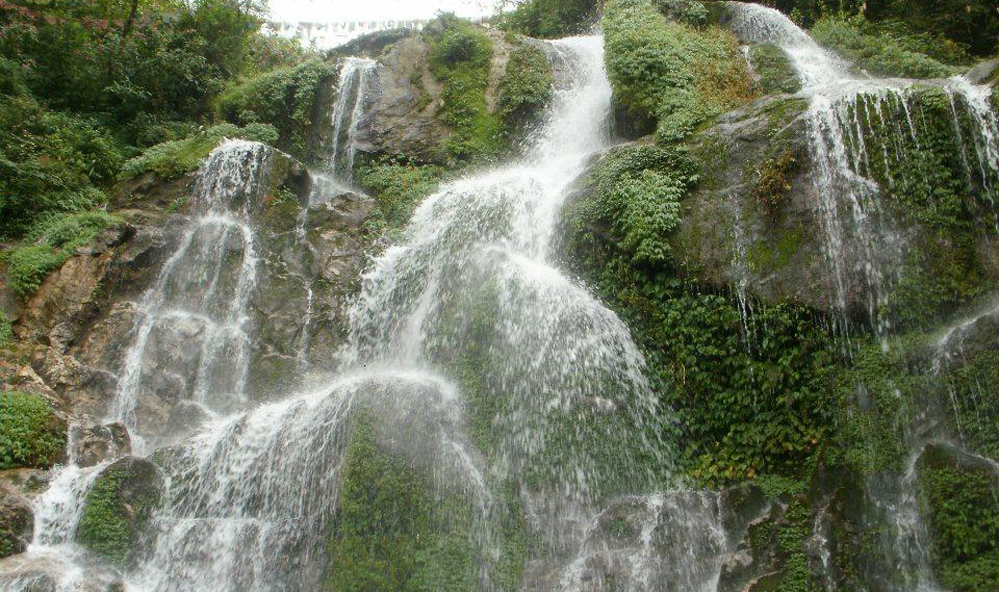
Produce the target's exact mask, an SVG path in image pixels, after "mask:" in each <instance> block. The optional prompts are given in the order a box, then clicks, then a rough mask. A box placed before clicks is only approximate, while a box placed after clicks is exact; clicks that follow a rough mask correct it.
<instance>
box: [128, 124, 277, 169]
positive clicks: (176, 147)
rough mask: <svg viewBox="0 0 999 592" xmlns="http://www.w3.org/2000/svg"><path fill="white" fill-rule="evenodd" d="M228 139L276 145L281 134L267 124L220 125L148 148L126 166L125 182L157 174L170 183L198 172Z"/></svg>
mask: <svg viewBox="0 0 999 592" xmlns="http://www.w3.org/2000/svg"><path fill="white" fill-rule="evenodd" d="M225 139H230V140H232V139H243V140H253V141H256V142H264V143H274V142H276V141H277V139H278V134H277V131H276V130H275V129H274V127H273V126H271V125H269V124H266V123H251V124H248V125H247V126H246V127H243V128H239V127H237V126H235V125H233V124H231V123H225V124H222V125H216V126H214V127H211V128H209V129H207V130H202V131H199V132H198V133H196V134H194V135H192V136H190V137H188V138H185V139H183V140H175V141H172V142H163V143H162V144H157V145H156V146H153V147H151V148H147V149H146V151H145V152H143V153H142V155H140V156H136V157H135V158H133V159H131V160H129V161H127V162H126V163H125V165H124V166H123V167H122V169H121V178H122V179H133V178H135V177H138V176H139V175H142V174H144V173H156V174H157V175H158V176H159V177H160V178H161V179H163V180H166V181H169V180H172V179H177V178H179V177H182V176H184V175H186V174H188V173H191V172H193V171H195V170H197V168H198V166H199V164H200V163H201V161H202V159H204V158H205V157H206V156H208V154H209V153H211V151H212V150H214V149H215V147H216V146H218V144H219V143H220V142H222V141H223V140H225Z"/></svg>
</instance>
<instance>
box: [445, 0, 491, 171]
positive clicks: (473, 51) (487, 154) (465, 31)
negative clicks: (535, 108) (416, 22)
mask: <svg viewBox="0 0 999 592" xmlns="http://www.w3.org/2000/svg"><path fill="white" fill-rule="evenodd" d="M425 34H426V35H427V37H428V40H429V42H430V71H431V72H433V74H434V76H436V77H437V79H438V80H440V81H441V82H442V83H443V85H444V88H443V90H442V92H441V106H440V107H439V109H438V115H439V116H440V118H441V120H442V121H443V122H444V123H445V124H447V125H448V127H450V128H451V136H450V137H449V138H448V139H447V140H446V142H445V144H444V150H445V152H446V153H447V157H448V158H449V159H451V160H453V161H472V162H475V161H489V160H494V159H496V158H497V157H498V156H499V155H500V153H501V152H502V151H503V150H504V149H505V148H506V146H507V142H506V138H505V134H504V129H503V124H502V121H501V120H500V118H499V116H497V115H496V114H493V113H490V112H489V109H488V106H487V104H486V87H487V86H488V84H489V63H490V59H491V58H492V54H493V46H492V40H490V39H489V36H488V35H486V34H485V33H484V32H483V31H482V30H480V29H477V28H476V27H474V26H472V24H471V23H469V22H467V21H463V20H461V19H458V18H456V17H454V15H442V16H441V17H439V18H438V19H437V21H436V22H435V23H433V24H432V25H428V26H427V28H426V29H425Z"/></svg>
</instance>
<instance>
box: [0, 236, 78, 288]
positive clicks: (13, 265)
mask: <svg viewBox="0 0 999 592" xmlns="http://www.w3.org/2000/svg"><path fill="white" fill-rule="evenodd" d="M66 259H68V256H67V255H66V254H64V253H60V252H57V251H56V250H55V249H53V248H52V247H51V246H49V245H25V246H22V247H18V248H16V249H14V250H13V251H12V252H11V254H10V256H9V258H8V260H7V281H8V283H9V284H10V287H11V288H13V290H14V291H15V292H17V293H18V294H19V295H20V296H21V297H22V298H27V297H29V296H31V295H32V294H34V293H35V292H36V291H38V288H39V287H41V285H42V282H44V281H45V278H46V277H48V275H49V273H51V272H52V271H54V270H56V269H59V268H60V267H62V264H63V263H65V262H66Z"/></svg>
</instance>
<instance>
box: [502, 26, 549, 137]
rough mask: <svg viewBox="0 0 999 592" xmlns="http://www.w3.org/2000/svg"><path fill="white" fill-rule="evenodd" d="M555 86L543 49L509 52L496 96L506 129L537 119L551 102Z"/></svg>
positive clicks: (534, 48) (527, 47)
mask: <svg viewBox="0 0 999 592" xmlns="http://www.w3.org/2000/svg"><path fill="white" fill-rule="evenodd" d="M554 85H555V76H554V74H553V73H552V66H551V62H549V61H548V57H547V56H546V55H545V52H544V51H543V50H541V49H540V48H538V47H534V46H526V45H525V46H522V47H518V48H516V49H514V50H513V51H511V52H510V59H509V61H508V62H507V65H506V74H505V75H504V76H503V80H502V81H501V82H500V85H499V95H498V97H497V104H498V106H499V113H500V115H501V116H502V117H503V120H504V122H505V123H506V124H507V126H509V127H515V126H517V125H519V124H522V123H530V122H531V121H533V120H534V119H536V118H537V116H538V114H539V112H540V111H541V109H542V108H543V107H544V106H545V105H546V104H548V101H549V100H551V97H552V93H553V92H554Z"/></svg>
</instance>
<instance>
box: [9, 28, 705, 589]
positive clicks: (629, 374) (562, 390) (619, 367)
mask: <svg viewBox="0 0 999 592" xmlns="http://www.w3.org/2000/svg"><path fill="white" fill-rule="evenodd" d="M550 55H551V59H553V60H557V61H558V62H560V68H558V71H559V72H563V73H564V74H563V77H564V79H562V80H560V82H559V85H558V88H557V92H556V93H555V97H554V99H553V101H552V104H551V106H550V107H549V110H548V114H547V116H546V118H545V120H544V124H543V125H541V126H540V127H539V129H538V130H537V131H536V132H534V134H533V136H532V137H531V138H530V139H529V141H528V142H527V144H526V145H527V146H528V147H527V149H526V152H525V156H524V157H523V158H521V159H519V160H518V161H516V162H514V163H512V164H510V165H508V166H504V167H500V168H497V169H494V170H490V171H486V172H484V173H482V174H480V175H478V176H474V177H468V178H465V179H461V180H458V181H454V182H452V183H450V184H449V185H446V186H445V187H444V188H443V189H442V190H441V191H439V192H438V193H437V194H435V195H433V196H431V197H429V198H428V199H427V200H426V201H425V202H424V203H423V204H422V205H421V206H420V207H419V208H418V210H417V211H416V213H415V214H414V216H413V219H412V221H411V222H410V224H409V225H408V226H407V228H406V229H405V232H404V236H403V238H402V240H401V242H400V243H399V244H398V245H396V246H394V247H391V248H389V249H388V250H387V251H386V252H385V253H384V254H383V255H382V256H380V257H379V258H377V259H376V260H375V261H374V264H373V266H372V267H371V269H370V271H369V272H368V273H367V274H365V276H364V279H363V286H362V291H361V293H360V294H359V296H358V297H357V299H356V301H355V303H354V304H353V306H352V307H351V310H350V313H349V317H350V327H349V336H348V339H347V343H346V344H345V345H344V347H343V350H342V351H341V352H340V353H339V355H338V356H337V359H336V361H330V363H331V364H335V365H336V367H335V368H331V369H333V370H336V371H337V372H338V376H337V378H335V379H334V380H333V381H332V382H330V383H328V384H326V385H323V386H321V387H316V388H312V389H311V390H308V391H307V392H302V393H299V394H296V395H292V396H289V397H287V398H285V399H283V400H280V401H276V402H272V403H268V404H264V405H260V406H257V407H255V408H252V409H246V408H245V407H246V406H245V402H246V398H247V396H246V389H247V386H248V385H247V384H246V371H247V365H248V361H247V360H248V350H249V346H250V341H251V340H252V338H253V330H252V329H253V328H252V327H251V326H249V322H248V320H247V318H248V314H247V312H246V311H245V308H246V303H247V297H248V294H250V293H252V292H253V290H254V288H255V286H256V276H257V264H256V257H255V242H254V236H255V235H254V230H253V228H252V226H251V225H250V224H249V222H248V215H249V214H250V213H252V212H253V211H254V209H255V208H256V207H257V205H258V201H259V199H258V198H259V197H260V194H261V192H262V191H263V187H262V185H263V183H262V181H263V180H264V179H266V178H267V176H266V173H267V171H268V167H269V161H268V156H267V155H268V154H270V153H269V152H268V151H266V150H265V149H263V147H262V146H260V145H258V144H253V143H248V142H228V143H225V144H223V145H222V146H220V147H219V148H217V149H216V150H215V151H214V152H213V153H212V154H211V156H210V157H209V158H208V160H207V162H206V163H205V165H204V167H203V168H202V170H201V172H200V173H199V177H198V181H197V184H196V186H195V191H194V194H193V195H194V200H195V203H194V204H193V205H194V208H195V211H196V214H195V215H194V216H193V217H192V219H191V220H190V221H189V222H188V223H187V225H186V226H185V227H184V229H183V231H182V233H181V236H180V238H179V239H178V240H177V242H176V244H175V245H174V246H173V247H172V249H173V251H172V253H171V254H170V255H169V257H168V258H167V259H166V261H165V263H164V264H163V266H162V269H161V271H160V273H159V276H158V277H157V279H156V281H155V282H154V284H153V286H152V287H151V288H150V289H149V290H148V292H147V293H146V294H145V295H144V297H143V299H142V302H141V303H140V305H139V317H138V319H137V321H136V329H135V335H134V337H133V343H132V345H131V347H130V348H129V350H128V352H127V355H126V359H125V366H124V370H123V372H122V380H121V388H120V389H119V391H118V393H117V397H116V398H115V400H114V404H113V407H112V410H111V418H112V419H120V420H123V421H125V422H126V424H127V425H128V426H129V428H130V431H132V432H133V434H136V435H133V441H135V440H136V439H137V437H138V435H139V434H144V433H145V431H144V430H145V429H146V425H145V423H144V422H143V418H144V415H143V411H144V410H143V409H142V405H141V401H142V400H143V397H144V396H146V394H150V393H154V394H157V395H160V394H161V393H163V392H167V393H169V396H170V397H172V398H174V399H175V400H192V401H197V402H198V403H199V404H201V405H203V406H204V407H205V408H206V409H208V410H209V411H211V413H210V414H209V418H208V420H206V421H205V422H204V424H203V425H202V426H201V427H200V428H198V431H197V432H196V433H194V434H193V435H192V436H189V437H187V438H186V439H185V440H183V441H180V442H172V443H165V442H163V441H157V440H156V439H155V438H150V440H149V444H148V445H147V446H145V447H143V448H142V449H141V450H142V451H143V452H145V453H150V452H152V453H153V458H155V460H156V462H157V464H158V465H159V466H160V467H161V468H162V470H163V472H164V475H165V477H166V479H165V491H164V493H163V497H162V501H161V504H160V506H159V508H158V509H156V510H155V511H154V513H153V516H152V520H151V527H150V532H149V536H148V538H147V540H145V541H144V543H143V547H142V552H141V554H140V556H139V558H138V560H137V564H136V565H134V566H132V567H130V568H129V569H128V570H126V572H125V573H124V576H123V577H124V581H125V587H126V589H127V590H131V591H139V592H177V591H180V592H195V591H198V592H200V591H205V590H211V591H213V592H225V591H232V592H235V591H237V590H238V591H240V592H243V591H247V592H269V591H275V590H315V589H319V587H320V586H321V585H322V578H323V577H324V569H325V561H324V559H325V557H327V555H328V553H329V547H328V545H332V544H335V543H334V542H331V541H330V540H329V539H328V537H329V533H330V531H331V528H333V527H334V520H335V519H336V517H337V516H338V511H339V510H340V508H339V503H340V496H341V486H342V484H343V480H344V478H345V477H344V475H345V471H347V470H349V468H350V467H349V463H348V459H349V456H348V454H347V451H348V450H349V446H348V445H349V444H350V443H351V442H352V439H351V438H352V434H354V432H355V428H356V426H357V422H358V421H360V420H359V419H358V418H359V417H364V418H366V419H364V421H365V422H370V423H371V424H372V425H373V428H372V429H373V434H374V437H375V438H376V443H377V445H378V446H380V447H382V448H384V449H385V450H387V451H388V452H389V453H390V454H392V455H394V456H395V457H398V458H400V459H403V460H404V461H405V462H407V463H409V464H411V465H413V466H415V467H417V468H418V469H419V470H420V471H421V472H422V473H423V474H425V475H426V476H427V478H428V479H429V480H430V481H431V483H432V487H433V488H434V489H435V490H436V491H438V492H440V494H441V495H444V492H446V493H447V495H451V496H457V498H458V499H460V500H462V502H461V503H463V504H467V506H468V508H470V511H471V513H472V526H471V528H470V529H469V532H467V533H466V534H467V536H468V545H469V546H470V548H471V549H472V553H473V554H474V557H475V564H476V565H475V570H476V571H475V574H474V577H475V578H476V579H477V582H478V588H479V589H481V590H483V591H486V592H488V591H490V590H494V589H497V585H496V583H495V581H494V580H495V573H496V570H497V569H498V567H497V563H498V562H499V561H500V560H501V557H502V553H503V551H502V549H503V548H504V544H505V543H504V540H505V539H504V537H506V536H507V535H506V534H505V533H504V523H505V522H504V521H505V520H507V519H506V517H508V516H510V515H511V513H512V512H521V511H522V512H523V513H524V515H525V516H529V517H530V520H529V522H528V523H529V528H530V531H531V539H532V541H536V545H535V544H532V545H531V557H530V559H529V561H528V563H529V564H530V567H529V569H527V574H526V575H525V578H527V579H528V584H527V585H528V586H529V587H538V588H539V589H540V588H544V587H550V585H552V580H551V578H552V576H551V574H553V573H556V574H559V576H558V577H557V578H556V579H557V580H558V581H560V582H561V584H560V585H559V586H560V587H561V589H564V590H583V589H586V587H587V586H589V585H590V584H589V583H587V584H583V583H582V582H583V581H584V580H585V581H586V582H590V583H592V581H593V580H592V579H591V578H588V577H587V578H584V579H578V578H577V576H578V575H580V574H582V573H583V572H585V571H587V570H593V569H599V566H598V565H597V566H595V565H591V563H593V562H594V561H596V562H597V563H599V561H600V555H599V553H598V551H597V550H598V547H599V545H600V543H599V541H600V540H601V537H602V535H601V534H600V533H599V532H598V530H599V529H598V528H597V527H596V526H595V525H599V524H600V523H601V517H604V516H607V515H608V513H609V512H615V513H617V514H618V515H620V516H622V517H623V519H625V520H628V521H630V522H632V523H634V524H637V525H640V526H639V527H638V529H637V531H636V537H637V538H636V540H635V541H634V542H633V543H632V544H630V546H628V547H627V548H626V549H624V550H622V552H621V554H620V555H619V559H620V562H619V563H620V565H621V567H620V568H619V569H620V570H623V572H624V573H627V574H628V575H627V579H628V581H629V582H632V584H633V585H632V589H635V590H638V589H649V588H650V587H651V588H656V589H660V588H661V587H662V586H664V585H667V583H673V584H676V585H683V586H690V587H691V589H695V587H700V586H706V588H705V589H711V587H712V586H713V583H712V582H714V581H715V580H716V579H717V576H718V569H719V567H718V563H719V561H718V560H717V555H718V553H720V545H721V538H720V536H721V535H720V534H719V533H720V532H721V527H720V518H719V516H718V511H717V509H718V505H717V499H716V497H715V496H712V495H709V494H699V493H693V492H687V491H677V490H675V489H673V488H671V484H670V482H669V473H670V466H671V465H670V459H671V458H672V455H673V453H672V449H671V443H669V442H664V441H662V440H661V438H662V434H663V433H664V432H665V431H666V430H665V429H664V424H665V423H666V422H667V421H668V416H667V411H666V410H664V409H660V407H659V404H658V402H657V400H656V398H655V397H654V396H653V394H652V392H651V390H650V388H649V385H648V382H647V380H646V378H645V362H644V359H643V357H642V355H641V353H640V352H639V350H638V348H637V346H636V345H635V343H634V342H633V341H632V340H631V337H630V334H629V331H628V329H627V327H626V326H625V325H624V323H623V322H622V321H621V320H620V319H619V318H617V316H616V315H614V314H613V313H612V312H611V311H610V310H608V309H607V308H605V307H604V306H602V305H601V304H600V303H599V301H597V300H596V299H595V298H594V297H593V296H592V295H591V294H589V293H588V292H587V290H586V289H585V288H584V287H583V286H582V285H580V284H579V283H578V282H576V281H574V280H573V279H570V278H569V277H567V276H565V275H564V274H563V273H562V272H561V271H560V270H559V269H557V268H556V267H555V266H554V265H553V264H552V262H551V257H552V252H551V251H552V248H551V241H552V236H553V234H554V232H555V228H556V226H557V222H558V217H559V212H560V210H561V208H562V205H563V202H564V200H565V198H566V196H567V194H568V193H569V190H570V188H571V187H572V184H573V182H574V181H575V179H576V178H577V176H578V175H580V174H581V173H582V172H583V171H584V170H585V169H586V167H587V163H588V161H589V160H590V158H591V157H592V155H593V154H595V153H597V152H599V151H601V150H603V149H605V148H607V147H609V146H610V137H609V129H610V125H609V120H610V99H611V88H610V84H609V82H608V80H607V78H606V75H605V73H604V71H603V41H602V39H601V38H600V37H579V38H570V39H565V40H561V41H556V42H552V51H551V52H550ZM373 71H374V65H373V63H371V62H368V61H361V60H349V61H348V63H345V65H344V74H343V76H342V78H341V80H342V85H341V95H340V97H339V98H338V101H337V103H338V104H337V109H336V116H335V117H334V119H333V127H334V132H335V133H334V136H335V138H336V147H335V149H334V157H335V159H336V161H337V163H339V162H341V161H343V162H344V163H346V164H345V165H344V166H343V167H341V166H340V165H339V164H338V165H337V169H338V170H340V171H349V170H350V163H351V160H352V158H353V156H352V154H353V151H354V149H355V148H354V145H353V142H354V131H355V130H356V123H357V119H358V115H359V114H360V113H361V112H362V110H363V104H362V103H363V98H364V95H365V88H366V85H367V84H369V82H370V80H369V77H370V75H371V73H372V72H373ZM348 113H349V114H350V116H349V117H348V116H347V114H348ZM299 234H303V233H302V232H300V233H299ZM470 375H474V376H475V380H474V384H473V383H470V382H469V381H468V380H467V378H468V376H470ZM473 428H476V429H473ZM156 446H158V448H155V447H156ZM98 472H99V468H97V469H86V470H85V469H78V468H76V467H70V468H67V469H66V470H65V471H64V472H62V473H60V474H59V476H58V477H57V480H56V483H55V484H54V485H53V487H52V488H50V490H49V492H47V493H46V494H44V496H43V498H46V499H48V500H49V501H46V502H44V503H45V504H47V506H46V507H47V508H49V509H50V510H51V511H50V512H49V511H47V513H45V514H44V515H42V514H39V516H40V518H42V520H41V523H42V524H43V525H45V524H48V525H51V527H45V526H43V527H42V528H43V529H45V530H47V531H51V532H55V533H57V535H58V536H56V537H55V538H53V539H52V542H51V545H64V546H65V547H66V549H67V551H66V552H65V553H64V554H63V560H64V561H68V562H69V563H68V566H69V567H72V568H73V569H76V566H81V565H84V564H86V563H87V560H86V559H85V558H84V557H83V556H82V555H81V554H82V551H81V550H79V549H77V548H76V546H75V545H73V544H72V543H71V542H70V541H71V538H72V531H73V529H74V526H73V524H74V521H75V520H76V519H77V518H76V516H78V514H79V512H80V510H81V507H82V503H83V498H84V497H85V496H86V493H87V491H88V490H89V488H90V485H89V484H90V480H91V479H92V478H93V476H95V475H97V474H98ZM63 481H65V484H64V485H59V483H62V482H63ZM510 491H512V492H516V493H515V495H516V496H517V500H516V501H515V502H512V503H513V505H512V506H511V505H510V504H511V502H510V501H509V498H508V497H506V495H505V494H504V493H503V492H510ZM657 491H659V492H662V493H656V492H657ZM59 533H61V534H59ZM44 538H45V537H36V545H35V547H37V550H38V551H39V552H43V551H45V550H46V549H49V548H61V547H51V546H46V545H45V544H44V543H43V540H44ZM664 547H665V548H666V553H667V554H666V555H665V559H663V558H662V557H660V553H662V552H663V548H664ZM693 558H696V559H697V560H696V561H694V560H693ZM591 560H592V561H591ZM67 569H68V568H67ZM25 574H27V575H25ZM29 576H30V577H34V576H31V574H30V572H24V573H20V574H18V575H17V577H19V578H22V579H23V578H25V577H29ZM29 579H30V578H29ZM67 582H68V580H67ZM545 582H548V584H545ZM29 585H31V582H28V583H20V584H17V586H18V587H16V588H15V589H18V590H20V589H30V588H26V586H29ZM71 585H75V584H72V583H66V584H65V586H63V583H62V581H60V582H59V583H58V586H59V590H66V591H68V590H70V589H71ZM670 585H672V584H670Z"/></svg>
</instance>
